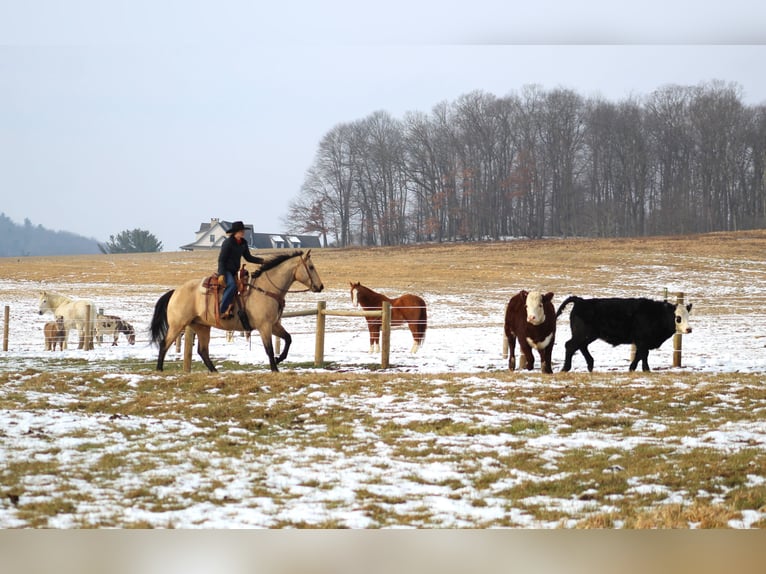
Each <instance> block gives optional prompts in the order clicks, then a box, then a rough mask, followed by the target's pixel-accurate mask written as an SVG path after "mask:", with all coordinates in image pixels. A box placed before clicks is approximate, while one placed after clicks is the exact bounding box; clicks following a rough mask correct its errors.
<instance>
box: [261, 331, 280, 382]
mask: <svg viewBox="0 0 766 574" xmlns="http://www.w3.org/2000/svg"><path fill="white" fill-rule="evenodd" d="M258 332H259V333H260V334H261V341H262V342H263V349H264V350H265V351H266V354H267V355H268V356H269V367H271V370H272V371H273V372H275V373H276V372H277V371H279V369H278V368H277V361H276V360H275V359H274V344H273V343H272V341H271V329H270V328H269V327H268V326H265V327H264V328H263V329H259V330H258Z"/></svg>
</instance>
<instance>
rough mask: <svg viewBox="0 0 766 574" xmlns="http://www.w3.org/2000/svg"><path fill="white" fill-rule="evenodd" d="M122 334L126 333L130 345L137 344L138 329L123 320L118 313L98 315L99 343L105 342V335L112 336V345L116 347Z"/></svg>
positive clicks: (97, 334)
mask: <svg viewBox="0 0 766 574" xmlns="http://www.w3.org/2000/svg"><path fill="white" fill-rule="evenodd" d="M120 334H123V335H125V338H126V339H127V340H128V344H129V345H135V344H136V331H135V329H133V325H131V324H130V323H128V322H127V321H123V320H122V319H120V318H119V317H118V316H117V315H99V316H98V317H96V339H97V340H98V342H99V344H100V343H103V342H104V336H106V337H112V347H116V346H117V340H118V339H119V338H120Z"/></svg>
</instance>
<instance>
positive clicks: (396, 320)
mask: <svg viewBox="0 0 766 574" xmlns="http://www.w3.org/2000/svg"><path fill="white" fill-rule="evenodd" d="M350 285H351V302H352V303H353V304H354V307H357V306H361V307H362V309H364V310H365V311H371V310H380V309H381V308H382V307H383V301H388V302H389V303H391V326H392V327H395V326H399V325H405V324H406V325H407V326H408V327H409V328H410V333H412V338H413V340H414V342H413V343H412V348H411V349H410V352H411V353H417V352H418V350H419V349H420V347H422V346H423V343H424V342H425V339H426V327H427V326H428V313H427V311H426V302H425V301H424V300H423V299H422V297H419V296H418V295H413V294H411V293H405V294H404V295H401V296H400V297H397V298H396V299H391V298H389V297H386V296H385V295H383V294H382V293H377V292H375V291H373V290H372V289H370V288H369V287H365V286H364V285H362V284H361V283H358V282H357V283H350ZM365 319H367V328H368V329H369V331H370V353H376V352H379V351H380V326H381V323H382V321H381V319H380V317H365Z"/></svg>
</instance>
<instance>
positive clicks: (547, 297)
mask: <svg viewBox="0 0 766 574" xmlns="http://www.w3.org/2000/svg"><path fill="white" fill-rule="evenodd" d="M551 299H553V291H548V292H547V293H546V294H545V295H543V301H550V300H551Z"/></svg>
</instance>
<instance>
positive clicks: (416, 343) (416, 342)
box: [407, 321, 423, 353]
mask: <svg viewBox="0 0 766 574" xmlns="http://www.w3.org/2000/svg"><path fill="white" fill-rule="evenodd" d="M407 326H408V327H409V328H410V333H412V348H411V349H410V353H417V352H418V350H419V349H420V345H421V344H422V343H423V334H422V333H421V332H420V326H419V325H418V324H417V322H416V321H411V322H409V323H407Z"/></svg>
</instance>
